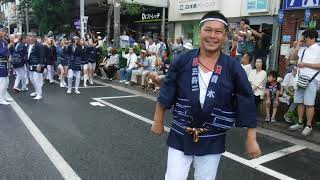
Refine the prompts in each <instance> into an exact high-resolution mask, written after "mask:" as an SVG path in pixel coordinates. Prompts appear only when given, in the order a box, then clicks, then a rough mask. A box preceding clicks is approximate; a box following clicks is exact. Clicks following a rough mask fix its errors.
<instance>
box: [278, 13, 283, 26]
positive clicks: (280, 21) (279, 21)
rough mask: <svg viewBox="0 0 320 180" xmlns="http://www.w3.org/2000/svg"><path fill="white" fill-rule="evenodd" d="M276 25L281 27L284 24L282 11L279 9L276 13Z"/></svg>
mask: <svg viewBox="0 0 320 180" xmlns="http://www.w3.org/2000/svg"><path fill="white" fill-rule="evenodd" d="M278 23H279V24H280V25H282V24H283V23H284V10H282V9H280V10H279V12H278Z"/></svg>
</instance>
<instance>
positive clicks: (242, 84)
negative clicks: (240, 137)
mask: <svg viewBox="0 0 320 180" xmlns="http://www.w3.org/2000/svg"><path fill="white" fill-rule="evenodd" d="M232 66H233V68H232V70H233V81H234V84H235V97H236V102H237V103H236V114H237V120H236V127H248V128H256V127H257V112H256V106H255V101H254V95H253V92H252V88H251V85H250V83H249V81H248V78H247V75H246V73H245V71H244V69H243V68H242V67H241V65H240V64H239V63H238V62H233V63H232Z"/></svg>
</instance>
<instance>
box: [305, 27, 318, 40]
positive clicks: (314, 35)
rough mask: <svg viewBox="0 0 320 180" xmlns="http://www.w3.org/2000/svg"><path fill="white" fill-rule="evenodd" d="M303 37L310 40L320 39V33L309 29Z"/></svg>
mask: <svg viewBox="0 0 320 180" xmlns="http://www.w3.org/2000/svg"><path fill="white" fill-rule="evenodd" d="M302 35H303V37H305V38H310V39H315V40H317V39H318V32H317V31H316V30H315V29H308V30H305V31H304V32H303V33H302Z"/></svg>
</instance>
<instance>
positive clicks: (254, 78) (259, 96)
mask: <svg viewBox="0 0 320 180" xmlns="http://www.w3.org/2000/svg"><path fill="white" fill-rule="evenodd" d="M262 67H263V61H262V59H260V58H257V59H256V62H255V69H253V70H252V71H251V72H250V75H249V82H250V84H251V87H252V91H253V94H254V96H255V102H256V105H257V106H258V105H259V104H260V102H261V100H263V99H264V95H265V86H266V83H267V73H266V71H264V70H263V69H262Z"/></svg>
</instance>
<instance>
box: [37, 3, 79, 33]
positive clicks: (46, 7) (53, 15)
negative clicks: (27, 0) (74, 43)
mask: <svg viewBox="0 0 320 180" xmlns="http://www.w3.org/2000/svg"><path fill="white" fill-rule="evenodd" d="M73 2H74V1H73V0H31V8H32V10H33V13H34V15H35V19H36V21H35V22H36V23H37V24H38V26H39V30H40V32H41V33H42V34H44V33H47V32H48V31H49V30H52V31H53V32H66V30H67V29H68V28H69V27H70V26H68V24H69V23H70V21H71V15H70V10H71V5H72V3H73Z"/></svg>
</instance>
